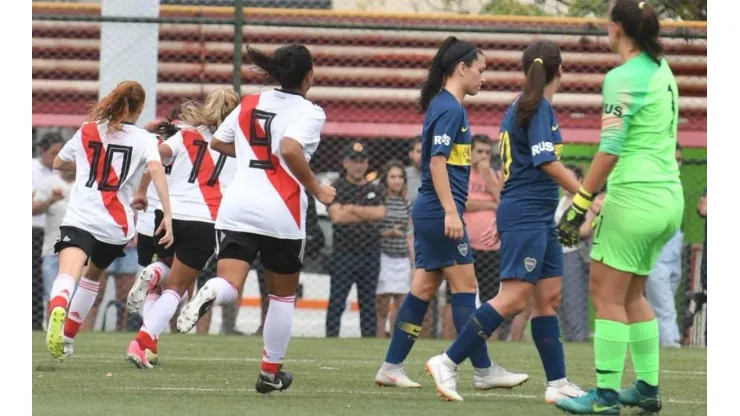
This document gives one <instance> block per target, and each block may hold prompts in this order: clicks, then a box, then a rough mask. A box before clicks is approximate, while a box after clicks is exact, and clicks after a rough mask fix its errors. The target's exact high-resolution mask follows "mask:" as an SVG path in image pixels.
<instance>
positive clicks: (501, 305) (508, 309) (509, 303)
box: [492, 291, 528, 318]
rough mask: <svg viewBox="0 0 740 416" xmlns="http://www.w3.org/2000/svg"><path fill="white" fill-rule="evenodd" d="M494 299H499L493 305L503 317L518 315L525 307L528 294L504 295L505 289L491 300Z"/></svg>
mask: <svg viewBox="0 0 740 416" xmlns="http://www.w3.org/2000/svg"><path fill="white" fill-rule="evenodd" d="M496 299H499V300H500V302H496V303H495V304H494V305H493V307H494V308H495V309H496V310H497V311H498V313H500V314H501V316H503V317H504V318H511V317H512V316H516V315H519V314H520V313H522V311H524V310H525V309H526V308H527V304H528V296H516V295H506V291H504V292H502V293H501V294H499V295H498V296H497V297H495V298H493V300H492V302H493V301H495V300H496Z"/></svg>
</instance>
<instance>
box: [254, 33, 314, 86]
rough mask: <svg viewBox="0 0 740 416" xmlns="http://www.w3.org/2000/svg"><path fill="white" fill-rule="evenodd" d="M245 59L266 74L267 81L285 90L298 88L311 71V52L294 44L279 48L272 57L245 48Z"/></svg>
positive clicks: (256, 50)
mask: <svg viewBox="0 0 740 416" xmlns="http://www.w3.org/2000/svg"><path fill="white" fill-rule="evenodd" d="M247 58H248V59H249V60H250V61H251V62H252V63H254V64H255V65H257V67H258V68H259V69H260V70H262V72H264V73H265V74H267V76H268V81H275V82H277V83H278V84H280V87H281V88H283V89H286V90H295V89H298V88H300V87H301V85H303V80H304V79H305V78H306V74H308V73H309V72H310V71H311V70H313V57H312V56H311V52H309V50H308V48H306V47H305V46H303V45H299V44H295V43H294V44H290V45H285V46H281V47H279V48H278V49H277V50H275V52H274V53H273V54H272V55H268V54H266V53H264V52H262V51H260V50H258V49H255V48H253V47H251V46H247Z"/></svg>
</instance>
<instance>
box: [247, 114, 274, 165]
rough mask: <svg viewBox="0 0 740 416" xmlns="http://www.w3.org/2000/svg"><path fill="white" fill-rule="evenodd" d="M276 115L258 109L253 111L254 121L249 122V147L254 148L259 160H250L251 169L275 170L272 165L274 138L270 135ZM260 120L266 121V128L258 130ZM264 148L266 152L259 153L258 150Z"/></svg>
mask: <svg viewBox="0 0 740 416" xmlns="http://www.w3.org/2000/svg"><path fill="white" fill-rule="evenodd" d="M275 116H276V114H275V113H270V112H267V111H262V110H258V109H256V108H255V109H254V110H252V119H251V120H249V137H247V140H249V145H250V146H251V147H252V150H253V151H254V154H255V156H257V158H258V159H257V160H250V161H249V167H250V168H255V169H263V170H275V166H274V165H273V163H272V158H271V155H272V137H271V134H270V125H271V124H272V119H273V118H275ZM259 120H264V121H265V128H264V129H262V128H258V127H260V125H259ZM260 147H262V148H264V149H265V150H264V151H260V152H258V151H257V149H258V148H260Z"/></svg>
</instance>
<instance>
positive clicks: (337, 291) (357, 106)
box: [32, 0, 707, 343]
mask: <svg viewBox="0 0 740 416" xmlns="http://www.w3.org/2000/svg"><path fill="white" fill-rule="evenodd" d="M106 2H107V1H105V2H103V4H102V6H101V4H100V2H94V1H93V2H89V1H88V2H71V3H61V2H34V3H33V40H32V48H33V51H32V53H33V61H32V67H33V74H32V75H33V81H32V96H33V122H34V135H35V136H36V137H39V136H41V135H43V134H44V133H46V132H48V131H50V130H52V131H60V132H62V134H64V136H65V138H67V137H71V133H72V132H73V131H74V129H76V127H77V126H78V125H79V124H80V123H81V122H82V121H83V120H84V117H85V112H86V109H87V105H88V104H89V103H91V102H94V101H96V100H97V98H98V95H99V92H100V90H101V88H102V86H101V78H102V74H103V72H104V71H109V72H110V71H115V70H116V68H115V67H112V65H113V66H114V64H115V65H128V66H129V67H132V66H133V67H136V65H137V63H136V62H128V63H123V64H121V63H120V62H117V61H115V59H114V60H110V61H109V60H107V59H106V60H104V59H103V58H102V57H103V55H104V53H103V49H104V44H103V43H102V40H101V39H102V32H103V31H104V29H103V27H104V26H105V25H115V26H116V27H117V28H119V29H120V28H131V31H130V33H131V36H132V37H131V38H128V39H121V42H125V43H126V44H131V43H134V44H135V43H136V40H137V39H136V37H135V36H136V33H140V31H138V29H137V28H140V27H141V26H142V25H149V27H152V26H156V30H157V31H158V32H157V33H158V35H157V36H158V42H156V43H155V44H154V45H153V46H152V47H154V48H156V52H157V64H156V66H157V70H156V86H155V87H154V90H152V91H151V92H149V91H148V94H149V95H148V99H153V100H155V102H156V106H155V108H156V109H155V114H156V116H157V117H167V116H169V115H170V114H171V112H172V110H173V109H174V108H175V107H176V106H177V105H178V104H179V103H180V102H181V101H182V100H184V99H194V100H199V99H202V98H204V96H205V95H206V94H207V93H208V92H210V91H212V90H214V89H216V88H222V87H227V86H232V85H233V86H234V87H235V88H237V89H238V90H240V91H241V93H242V94H249V93H254V92H258V91H262V90H264V89H265V88H269V87H266V86H265V85H264V83H265V82H264V81H265V80H264V79H263V78H262V77H261V76H260V74H258V73H257V72H255V71H254V70H253V69H252V67H251V66H250V65H249V64H247V63H246V62H245V61H244V58H243V56H242V52H243V49H244V47H243V46H244V44H249V45H250V46H253V47H256V48H259V49H261V50H263V51H267V52H269V51H272V50H274V49H276V48H277V47H278V46H280V45H283V44H286V43H292V42H296V43H303V44H305V45H306V46H307V47H308V48H309V49H310V50H311V52H312V54H313V56H314V59H315V62H314V65H315V69H314V71H315V78H314V86H313V88H312V89H311V91H310V92H309V97H308V98H309V99H311V100H312V101H314V102H315V103H317V104H318V105H320V106H321V107H322V108H323V109H324V110H325V112H326V115H327V122H326V124H325V128H324V132H323V141H322V144H321V146H320V147H319V150H318V152H317V153H316V155H315V157H314V158H313V159H312V162H311V163H312V167H313V168H314V170H315V171H316V172H321V177H322V180H324V181H327V182H333V181H335V180H337V179H338V178H340V177H342V176H344V175H345V174H346V170H345V168H344V166H343V159H344V155H345V154H346V153H345V151H346V150H345V149H346V148H347V147H348V146H351V145H353V144H354V143H356V142H359V143H360V145H361V146H362V147H363V148H366V150H367V152H368V167H367V172H366V177H367V179H368V183H370V184H371V185H368V186H377V190H378V191H379V192H382V191H381V187H382V186H381V184H380V183H379V182H380V174H381V169H382V167H383V166H384V165H385V164H386V163H388V162H389V161H391V160H398V161H400V162H401V163H402V164H403V165H406V166H409V168H408V169H407V173H409V174H413V167H412V165H413V163H412V160H411V156H412V150H413V138H414V137H415V136H417V135H419V134H420V132H421V124H422V115H420V114H418V113H417V112H416V109H415V100H416V98H417V97H418V89H419V86H420V84H421V82H422V80H423V78H424V76H425V70H426V67H427V65H428V63H429V62H430V60H431V58H432V57H433V56H434V54H435V52H436V48H437V47H438V45H439V44H440V43H441V42H442V40H443V39H444V38H446V37H447V36H449V35H455V36H457V37H459V38H461V39H465V40H468V41H471V42H474V43H475V44H477V45H478V46H479V47H480V48H481V49H483V51H484V53H485V56H486V60H487V63H488V69H487V71H486V73H485V78H486V81H485V84H484V86H483V89H482V90H481V92H480V93H479V94H478V95H476V96H473V97H468V98H467V99H466V107H467V109H468V112H469V119H470V122H471V125H472V130H473V133H474V134H487V135H489V136H490V137H491V138H492V139H493V140H494V141H496V140H497V138H498V125H499V122H500V120H501V117H502V114H503V110H504V109H505V108H506V107H507V106H508V104H509V103H510V102H511V100H512V99H513V98H514V97H515V95H516V94H517V91H518V90H519V89H520V88H521V84H522V81H523V74H522V72H521V68H520V58H521V51H522V50H523V49H524V48H525V47H526V45H527V44H529V43H530V42H531V41H532V40H533V39H538V38H548V39H551V40H553V41H555V42H557V43H558V44H559V45H560V46H561V49H562V51H563V64H564V70H565V74H564V77H563V82H562V87H561V90H560V92H559V93H558V94H557V95H556V97H555V102H554V105H555V108H556V111H557V112H558V119H559V123H560V126H561V129H562V132H563V137H564V138H565V139H566V141H567V142H568V145H567V146H566V148H565V150H564V156H563V161H564V162H565V163H568V164H575V165H578V166H580V167H582V168H583V169H584V171H587V170H588V163H589V162H590V160H591V157H592V156H593V154H594V153H595V151H596V147H595V143H596V142H597V141H598V137H599V128H600V114H601V106H602V102H601V83H602V81H603V78H604V74H605V73H606V72H607V71H608V70H609V69H611V68H612V67H614V66H616V65H617V64H618V61H617V56H616V54H614V53H612V52H611V51H610V49H609V46H608V42H607V36H606V31H605V28H604V25H603V22H602V21H600V20H598V19H575V18H565V17H542V18H532V17H520V16H493V15H479V14H449V13H447V14H439V13H404V12H392V11H386V12H367V11H362V10H361V9H367V10H390V9H391V7H390V6H388V5H387V4H384V5H375V6H373V4H374V3H373V2H360V1H356V2H348V1H333V2H332V1H319V0H316V1H300V2H299V1H297V0H293V1H287V0H286V1H278V0H274V1H267V0H264V1H241V2H240V1H233V0H232V1H220V0H212V1H195V0H191V1H186V0H179V1H173V0H161V2H160V3H161V6H160V9H159V16H158V17H151V16H149V17H147V16H141V15H131V16H126V15H124V16H121V15H117V16H111V15H106V14H105V13H101V10H102V9H105V6H106V4H105V3H106ZM235 3H241V4H242V5H244V6H245V7H246V8H244V9H243V13H238V12H237V11H238V10H240V9H239V8H235V7H233V5H234V4H235ZM349 3H352V4H353V5H354V6H352V7H354V9H352V7H350V5H349ZM360 3H362V4H360ZM371 3H372V4H371ZM412 3H413V4H414V5H417V6H418V5H419V4H420V3H423V2H413V1H411V2H404V1H398V2H393V4H394V7H396V8H398V9H403V7H402V6H408V7H412V6H413V5H412ZM417 6H414V7H417ZM373 7H375V9H374V8H373ZM383 7H385V8H383ZM408 7H407V9H408ZM239 28H241V30H240V29H239ZM240 31H241V36H235V34H238V33H239V32H240ZM123 33H126V32H125V31H124V32H123ZM663 35H664V37H663V39H662V41H663V43H664V45H665V48H666V57H667V60H668V61H669V63H670V64H671V67H672V69H673V71H674V74H675V75H676V78H677V81H678V85H679V88H680V94H681V98H680V103H679V105H680V126H679V130H680V131H679V140H680V142H681V143H683V144H684V145H685V146H686V149H685V150H684V156H683V167H682V179H683V183H684V188H685V194H686V195H685V196H686V214H685V221H684V222H685V224H684V231H685V238H684V241H683V243H684V247H685V249H684V255H683V256H682V257H681V258H682V260H681V261H682V274H681V275H682V279H681V282H682V284H681V288H680V289H678V290H677V293H678V295H677V306H678V307H680V308H683V306H684V304H685V302H684V295H683V293H684V292H685V291H686V290H687V289H693V288H694V287H693V284H694V282H697V281H699V278H698V274H697V273H698V271H697V270H698V269H697V267H695V266H696V265H697V264H700V263H701V249H700V248H699V249H698V251H697V250H696V244H701V243H703V242H704V228H703V227H704V224H703V220H701V219H700V218H699V217H698V216H697V215H696V211H695V208H694V207H695V206H696V202H697V200H698V198H699V196H700V194H701V192H702V191H703V190H704V189H705V187H706V150H705V147H706V126H707V121H706V120H707V99H706V90H707V77H706V71H707V40H706V23H705V22H664V23H663ZM146 47H147V48H148V47H149V46H146ZM114 58H115V57H114ZM106 66H107V67H106ZM235 68H236V70H235ZM134 69H135V68H134ZM154 92H156V94H153V93H154ZM155 96H156V98H155ZM141 121H142V123H146V122H147V121H149V120H141ZM495 147H496V146H495V145H494V153H497V152H496V149H495ZM493 158H494V162H493V163H494V165H495V163H496V162H495V159H496V158H497V155H496V154H494V155H493ZM408 179H413V178H412V177H411V176H409V178H408ZM376 183H377V185H375V184H376ZM366 191H367V192H365V194H364V195H365V196H367V195H368V194H369V193H370V192H374V191H375V188H372V189H371V188H368V189H366ZM411 191H412V192H411V193H413V189H412V190H411ZM356 197H357V196H356ZM371 199H372V198H371ZM356 202H357V203H361V202H360V201H356ZM379 203H386V200H380V202H379ZM316 213H317V216H316V219H315V225H316V226H315V227H314V228H313V232H312V233H311V234H312V235H311V236H310V238H312V239H313V241H314V249H313V250H312V251H311V252H310V253H309V255H307V258H306V266H305V269H304V272H303V274H302V277H301V287H300V288H299V293H298V298H299V299H298V300H297V307H298V313H297V314H296V324H295V329H294V331H295V333H296V335H299V336H301V335H302V336H326V335H329V336H335V335H339V336H360V335H363V336H376V335H381V336H383V335H384V333H385V332H387V331H388V330H389V329H390V327H391V325H390V323H386V325H385V326H384V325H382V324H380V325H379V324H378V323H377V315H376V313H377V312H378V310H380V311H381V315H386V311H387V315H389V316H390V317H391V318H392V316H393V311H394V306H393V301H391V304H390V306H386V301H387V299H386V298H387V296H386V297H385V298H383V297H377V296H376V292H377V291H378V287H379V284H378V281H379V279H380V280H381V284H380V288H381V292H383V291H384V290H386V289H387V287H386V286H387V285H386V284H384V283H383V279H384V277H383V276H385V275H389V273H390V274H398V273H409V276H408V278H409V279H410V272H407V270H408V267H406V268H404V267H403V264H401V263H399V262H398V261H396V262H392V261H391V262H389V261H386V260H387V259H386V260H384V261H381V255H380V251H379V249H378V247H379V245H380V244H379V241H380V239H381V236H380V228H381V227H380V225H379V224H378V223H373V224H371V225H367V227H369V228H370V229H371V230H372V233H370V234H363V235H364V236H365V237H363V238H364V239H360V240H349V241H347V240H344V241H341V242H339V244H334V243H335V238H334V236H335V233H334V231H335V230H334V228H335V227H336V226H335V225H333V224H332V223H331V221H330V220H329V218H328V215H327V211H326V207H323V206H321V205H320V204H317V207H316ZM467 226H468V227H478V226H480V225H479V224H467ZM34 233H35V234H34V244H35V245H38V246H40V244H41V240H40V239H39V235H38V231H34ZM368 235H371V237H368ZM587 245H588V242H587V241H584V246H587ZM699 247H701V246H699ZM585 250H586V248H583V249H581V251H580V252H576V254H575V255H569V256H567V258H570V259H572V262H573V263H572V266H573V267H571V269H572V270H579V269H580V270H581V272H582V273H581V274H579V278H578V279H569V280H568V281H569V282H571V283H573V284H575V285H576V286H573V289H570V286H568V285H567V284H566V286H567V287H566V289H564V292H563V299H564V305H566V307H565V308H564V309H565V310H564V311H563V314H572V315H573V316H572V317H571V318H570V319H569V318H568V317H566V316H565V315H564V316H563V320H564V321H567V322H573V325H574V328H576V329H574V332H573V334H574V335H573V336H572V337H569V336H568V335H567V334H566V338H568V339H571V340H574V341H579V340H585V339H587V338H588V331H589V330H588V329H586V330H584V322H585V323H586V325H590V320H589V319H585V318H584V317H583V311H584V310H585V311H587V313H588V314H590V312H588V311H589V310H590V309H589V304H588V299H587V293H588V292H587V284H586V286H585V291H584V287H583V285H582V284H580V285H579V283H578V282H579V281H581V282H582V281H583V279H584V276H587V270H588V262H587V259H588V256H586V255H585ZM476 255H480V256H483V257H485V259H483V260H479V261H478V263H480V264H479V266H478V267H477V274H478V277H479V279H480V281H481V290H482V292H485V293H482V294H483V295H486V296H487V295H488V294H490V293H495V290H494V289H492V288H491V287H495V281H496V276H498V259H497V256H496V255H495V254H491V253H478V252H476ZM483 257H481V258H483ZM34 262H35V263H34V264H35V266H38V268H36V267H35V268H34V270H35V272H34V286H33V291H34V304H33V317H34V318H33V324H34V328H39V327H40V325H41V321H42V317H43V313H44V306H43V302H41V300H40V299H41V297H42V296H43V284H42V283H41V282H42V280H41V278H40V277H39V276H37V274H40V273H41V272H40V270H41V263H40V260H39V259H38V258H37V257H34ZM393 267H396V268H397V269H393ZM389 268H390V269H389ZM256 269H259V267H256ZM394 270H401V272H397V271H394ZM566 270H569V269H568V265H566ZM214 273H215V272H214V271H213V270H211V271H209V272H207V273H204V278H208V277H209V276H212V275H213V274H214ZM258 274H259V273H257V271H253V272H252V276H250V278H249V279H248V283H247V286H246V288H245V290H244V293H243V298H242V299H241V300H240V301H239V302H238V304H237V305H235V306H236V307H235V308H231V310H226V311H221V310H220V308H216V309H214V311H213V316H212V318H211V325H210V330H209V329H208V328H201V329H200V330H201V331H210V332H211V333H219V332H233V331H241V332H244V333H254V332H259V330H260V326H261V325H260V324H261V317H263V316H264V314H263V313H262V311H261V309H263V308H262V306H264V303H263V302H262V298H261V294H264V293H265V291H266V288H267V287H269V282H264V279H262V278H259V279H258ZM574 274H578V273H576V272H574ZM579 279H580V280H579ZM401 280H403V279H401ZM407 280H408V279H407ZM353 283H354V284H353ZM396 283H398V282H396ZM399 284H400V283H399ZM406 284H408V282H406ZM111 286H112V285H111ZM358 286H359V288H360V289H359V290H358ZM401 286H403V285H401ZM484 286H485V288H484ZM395 292H399V293H402V291H399V290H397V289H396V290H395ZM395 292H394V291H393V290H391V292H390V293H395ZM113 297H115V296H114V295H113V294H111V293H109V294H108V295H107V297H106V298H105V301H107V300H108V299H111V298H113ZM381 298H382V299H381ZM392 298H393V297H392ZM395 298H396V299H394V300H395V301H400V299H397V297H395ZM483 300H485V299H483ZM447 303H448V302H447V296H446V290H445V288H444V285H443V287H442V289H441V290H440V294H439V296H438V298H437V300H436V301H435V303H434V307H433V308H432V309H431V311H430V314H429V316H428V319H427V320H426V322H425V330H424V331H423V333H422V335H423V336H434V337H451V336H453V334H454V329H453V328H452V325H451V315H450V312H449V309H448V307H447ZM227 309H228V308H227ZM111 311H112V309H111ZM327 311H328V315H329V318H328V319H327ZM236 312H238V315H237V316H236V318H234V316H235V313H236ZM109 313H110V314H112V313H113V312H109ZM340 316H341V319H339V318H340ZM589 316H590V315H589ZM111 317H113V315H111ZM525 318H526V317H525V316H522V317H520V318H518V320H516V319H515V320H514V321H513V322H511V323H510V325H509V326H508V327H507V329H506V330H504V331H502V333H501V334H500V338H501V339H505V338H512V339H519V338H520V337H521V336H522V335H521V334H523V333H524V334H525V335H524V336H525V337H526V331H523V328H524V327H525V326H526V319H525ZM700 318H701V315H700V317H699V318H693V317H692V318H691V319H700ZM127 319H128V318H127ZM679 319H683V313H682V312H680V313H679ZM702 319H703V318H702ZM111 322H116V319H112V318H109V319H107V320H106V322H105V327H106V329H113V328H114V327H116V328H126V325H117V326H114V325H112V324H111ZM704 322H705V321H704ZM102 324H103V322H102V319H101V318H98V325H102ZM564 325H565V324H564ZM128 326H129V327H131V326H135V324H132V325H128ZM584 331H585V339H584ZM564 332H566V331H565V330H564ZM694 333H696V331H694V332H692V333H691V334H694ZM692 336H693V335H688V336H687V338H691V337H692ZM694 338H696V337H694ZM692 339H693V338H692ZM693 342H694V343H700V342H703V341H702V340H701V339H696V340H694V341H693Z"/></svg>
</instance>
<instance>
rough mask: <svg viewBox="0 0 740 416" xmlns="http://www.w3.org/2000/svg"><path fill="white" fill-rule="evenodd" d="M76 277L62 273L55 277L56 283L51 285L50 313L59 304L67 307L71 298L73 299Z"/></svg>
mask: <svg viewBox="0 0 740 416" xmlns="http://www.w3.org/2000/svg"><path fill="white" fill-rule="evenodd" d="M76 284H77V282H75V278H74V277H72V276H71V275H69V274H60V275H59V276H57V278H56V279H54V284H52V286H51V294H50V296H49V299H50V300H49V313H51V310H52V309H54V308H56V307H57V306H61V307H62V308H65V309H66V308H67V305H68V304H69V300H70V299H72V294H73V293H74V291H75V285H76Z"/></svg>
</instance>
